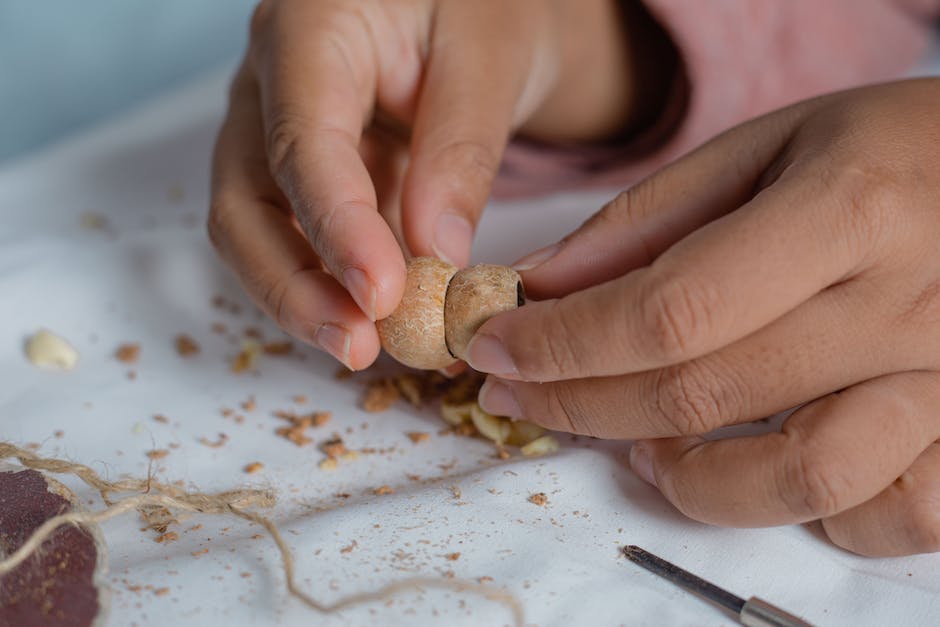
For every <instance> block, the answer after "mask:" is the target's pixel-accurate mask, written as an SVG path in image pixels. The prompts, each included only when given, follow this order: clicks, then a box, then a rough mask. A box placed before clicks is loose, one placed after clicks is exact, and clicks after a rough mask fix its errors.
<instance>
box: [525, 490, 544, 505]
mask: <svg viewBox="0 0 940 627" xmlns="http://www.w3.org/2000/svg"><path fill="white" fill-rule="evenodd" d="M529 503H533V504H535V505H547V504H548V497H547V496H545V493H544V492H536V493H535V494H532V495H530V496H529Z"/></svg>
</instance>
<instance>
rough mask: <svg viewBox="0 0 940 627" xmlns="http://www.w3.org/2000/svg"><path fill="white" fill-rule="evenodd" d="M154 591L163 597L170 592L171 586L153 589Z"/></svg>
mask: <svg viewBox="0 0 940 627" xmlns="http://www.w3.org/2000/svg"><path fill="white" fill-rule="evenodd" d="M153 593H154V595H156V596H158V597H162V596H166V595H167V594H170V589H169V588H157V589H155V590H154V591H153Z"/></svg>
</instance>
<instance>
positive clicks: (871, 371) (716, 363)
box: [480, 278, 940, 439]
mask: <svg viewBox="0 0 940 627" xmlns="http://www.w3.org/2000/svg"><path fill="white" fill-rule="evenodd" d="M895 309H896V307H895V306H894V305H893V304H892V299H890V298H886V297H885V295H884V294H883V293H881V292H880V291H879V289H878V287H877V284H875V283H874V282H873V281H868V280H864V279H862V278H859V279H855V280H852V281H849V282H846V283H843V284H840V285H837V286H834V287H832V288H830V289H828V290H825V291H823V292H821V293H819V294H817V295H816V296H814V297H813V298H811V299H810V300H809V301H807V302H806V303H804V304H803V305H801V306H800V307H798V308H797V309H795V310H794V311H791V312H790V313H788V314H785V315H784V316H783V317H781V318H780V319H779V320H776V321H775V322H773V323H771V324H770V325H768V326H766V327H764V328H763V329H761V330H759V331H757V332H755V333H753V334H751V335H749V336H748V337H746V338H744V339H742V340H740V341H738V342H735V343H733V344H731V345H729V346H726V347H725V348H722V349H721V350H718V351H715V352H712V353H708V354H707V355H703V356H702V357H699V358H697V359H693V360H690V361H686V362H681V363H679V364H675V365H673V366H668V367H666V368H662V369H656V370H648V371H643V372H638V373H633V374H628V375H623V376H615V377H596V378H586V379H571V380H563V381H555V382H549V383H528V382H523V381H510V380H503V379H495V378H492V377H491V378H490V379H489V380H488V382H487V384H486V385H485V386H484V387H483V389H482V390H481V391H480V404H481V405H482V406H483V408H484V409H486V410H487V411H488V412H490V413H492V414H495V415H501V416H510V417H513V418H524V419H526V420H528V421H530V422H535V423H537V424H539V425H541V426H543V427H546V428H549V429H559V430H563V431H568V432H573V433H579V434H584V435H590V436H594V437H600V438H621V439H636V438H661V437H673V436H680V435H699V434H704V433H708V432H709V431H712V430H714V429H717V428H719V427H721V426H725V425H731V424H737V423H741V422H749V421H753V420H757V419H759V418H763V417H765V416H771V415H773V414H776V413H777V412H780V411H783V410H785V409H788V408H790V407H794V406H796V405H799V404H800V403H803V402H806V401H809V400H812V399H815V398H819V397H820V396H822V395H824V394H827V393H828V392H831V391H832V390H838V389H842V388H845V387H848V386H850V385H853V384H855V383H859V382H861V381H865V380H868V379H871V378H874V377H876V376H879V375H881V374H882V373H884V372H897V371H901V370H906V369H910V368H911V367H932V366H933V365H935V361H936V360H935V359H934V355H935V354H936V352H937V350H938V349H940V346H934V345H932V343H931V342H926V341H923V340H920V342H919V344H918V345H916V346H912V345H911V343H910V342H908V341H906V340H905V339H904V336H905V335H906V332H902V331H904V329H906V328H908V327H909V326H910V324H911V321H910V320H906V319H905V320H904V321H903V322H901V323H898V324H895V325H889V324H886V323H885V321H886V320H890V318H891V315H892V312H893V311H894V310H895ZM847 311H851V312H853V314H852V316H851V318H850V319H848V320H847V318H846V312H847ZM876 328H877V329H880V331H879V333H872V329H876Z"/></svg>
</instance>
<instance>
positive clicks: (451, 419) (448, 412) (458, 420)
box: [440, 401, 476, 427]
mask: <svg viewBox="0 0 940 627" xmlns="http://www.w3.org/2000/svg"><path fill="white" fill-rule="evenodd" d="M475 405H476V401H467V402H465V403H448V402H447V401H443V402H442V403H441V411H440V414H441V418H443V419H444V421H445V422H446V423H447V424H450V425H453V426H455V427H456V426H457V425H460V424H462V423H464V422H470V412H471V411H472V410H473V407H474V406H475Z"/></svg>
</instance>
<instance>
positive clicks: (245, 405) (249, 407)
mask: <svg viewBox="0 0 940 627" xmlns="http://www.w3.org/2000/svg"><path fill="white" fill-rule="evenodd" d="M240 405H241V408H242V409H243V410H245V411H254V410H255V409H256V408H257V407H258V404H257V403H256V402H255V397H254V396H249V397H248V398H247V399H246V400H244V401H242V402H241V403H240Z"/></svg>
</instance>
